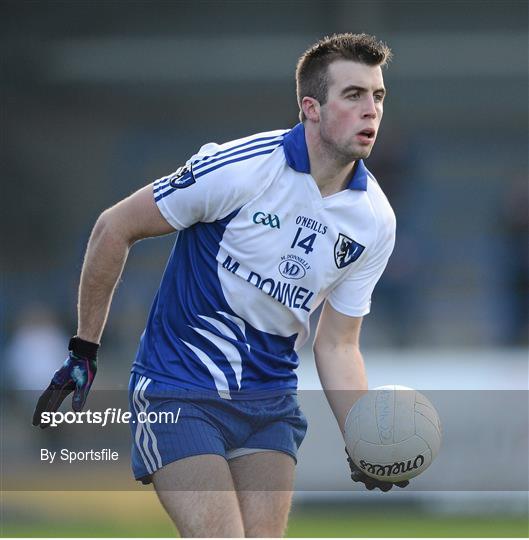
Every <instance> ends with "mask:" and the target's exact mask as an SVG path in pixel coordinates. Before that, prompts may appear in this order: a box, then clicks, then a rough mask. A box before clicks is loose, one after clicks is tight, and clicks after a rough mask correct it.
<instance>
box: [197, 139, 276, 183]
mask: <svg viewBox="0 0 529 540" xmlns="http://www.w3.org/2000/svg"><path fill="white" fill-rule="evenodd" d="M279 143H281V141H272V142H266V143H263V144H257V145H255V146H249V147H248V148H243V149H242V150H236V151H235V152H231V153H228V154H226V155H223V156H221V157H218V158H216V159H212V160H211V161H208V162H207V163H204V160H203V161H199V162H197V163H198V165H197V164H193V172H194V173H195V172H197V171H199V170H200V169H203V168H204V167H207V166H209V165H211V164H213V163H216V162H217V161H221V160H222V159H226V158H229V157H232V156H237V155H239V154H244V152H251V151H253V150H257V149H259V148H266V147H269V146H274V145H276V146H277V145H278V144H279ZM230 150H233V148H230ZM208 157H212V156H208ZM195 178H196V175H195Z"/></svg>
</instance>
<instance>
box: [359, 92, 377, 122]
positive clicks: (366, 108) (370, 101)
mask: <svg viewBox="0 0 529 540" xmlns="http://www.w3.org/2000/svg"><path fill="white" fill-rule="evenodd" d="M362 116H363V117H364V118H376V116H377V108H376V106H375V100H374V98H373V96H369V95H367V96H366V97H365V100H364V101H363V109H362Z"/></svg>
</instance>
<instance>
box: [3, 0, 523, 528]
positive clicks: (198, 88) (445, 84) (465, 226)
mask: <svg viewBox="0 0 529 540" xmlns="http://www.w3.org/2000/svg"><path fill="white" fill-rule="evenodd" d="M527 25H528V5H527V2H526V1H512V0H506V1H499V0H498V1H485V0H484V1H473V2H472V1H465V0H462V1H458V2H447V1H428V2H408V1H395V0H393V1H390V0H388V1H382V0H380V1H369V2H362V1H324V0H299V1H292V0H290V1H288V0H285V1H273V0H271V1H264V0H263V1H258V0H255V1H209V2H204V1H163V2H162V1H151V2H146V1H104V2H102V1H90V2H88V1H83V0H78V1H76V2H50V1H40V2H37V1H20V0H18V1H6V0H2V2H1V3H0V44H1V50H2V53H1V54H2V68H1V73H0V77H1V87H2V93H1V95H2V108H1V111H2V119H1V121H2V144H1V150H0V151H1V162H2V169H3V174H2V177H3V180H2V197H1V201H2V211H1V212H0V225H1V228H0V230H1V231H2V257H1V265H2V281H1V288H0V305H1V321H2V324H1V326H0V353H1V355H2V360H1V369H2V382H3V384H4V385H5V386H10V387H17V388H23V389H34V390H37V389H40V388H43V387H44V386H46V385H47V383H48V380H49V376H50V374H51V373H52V372H53V370H54V369H56V367H57V366H58V365H59V364H60V362H61V361H62V359H63V356H64V350H65V348H66V345H67V340H68V337H69V336H70V335H71V334H72V333H74V332H75V328H76V319H75V315H76V307H75V306H76V294H77V285H78V278H79V272H80V269H81V264H82V257H83V254H84V250H85V247H86V243H87V240H88V236H89V234H90V230H91V227H92V226H93V224H94V222H95V220H96V219H97V217H98V215H99V213H100V212H101V211H102V210H103V209H105V208H106V207H108V206H110V205H112V204H113V203H115V202H117V201H118V200H120V199H121V198H123V197H125V196H127V195H129V194H130V193H132V192H133V191H135V190H136V189H138V188H140V187H142V186H143V185H145V184H146V183H149V182H151V181H153V180H154V179H156V178H158V177H160V176H163V175H166V174H168V173H170V172H172V171H174V170H175V169H176V168H177V167H178V166H180V165H181V164H182V163H183V162H184V161H185V160H186V159H187V157H188V156H190V155H191V154H193V153H194V152H196V150H197V149H198V148H199V147H200V146H201V145H202V144H204V143H205V142H208V141H217V142H224V141H227V140H230V139H234V138H238V137H243V136H246V135H249V134H252V133H255V132H259V131H267V130H272V129H279V128H289V127H291V126H293V125H294V124H296V123H297V121H298V118H297V115H298V110H297V103H296V97H295V82H294V69H295V65H296V62H297V59H298V57H299V56H300V55H301V54H302V52H303V51H304V50H305V49H306V48H307V47H308V46H310V45H311V44H312V43H313V42H314V41H316V40H317V39H319V38H320V37H322V36H324V35H326V34H330V33H333V32H341V31H352V32H368V33H372V34H375V35H376V36H377V37H379V38H381V39H383V40H384V41H386V42H387V43H388V44H389V45H390V47H391V48H392V49H393V51H394V54H395V58H394V61H393V62H392V64H391V65H390V67H389V69H387V70H386V71H385V74H384V75H385V82H386V86H387V87H388V97H387V101H386V108H385V116H384V121H383V123H382V129H381V132H380V135H379V138H378V141H377V144H376V146H375V149H374V151H373V154H372V156H371V157H370V158H369V160H367V166H368V167H369V169H370V170H371V171H372V172H373V173H374V174H375V176H376V177H377V178H378V180H379V183H380V184H381V186H382V188H383V189H384V191H385V192H386V194H387V195H388V198H389V200H390V202H391V203H392V205H393V207H394V209H395V212H396V215H397V222H398V230H397V243H396V247H395V251H394V254H393V256H392V259H391V261H390V263H389V266H388V268H387V270H386V272H385V274H384V276H383V278H382V280H381V282H380V283H379V285H378V287H377V289H376V291H375V295H374V297H373V310H372V313H371V314H370V315H369V317H367V318H366V321H365V323H364V330H363V336H362V339H363V350H364V355H365V358H366V363H367V367H368V374H369V376H370V381H371V385H372V386H375V385H376V384H388V383H398V384H407V385H408V386H414V387H415V388H419V389H434V390H451V389H464V390H484V389H486V390H527V388H528V377H527V374H528V365H527V363H528V355H527V346H528V334H529V316H528V312H529V310H528V305H529V302H528V300H529V285H528V280H529V253H528V249H529V236H528V229H529V217H528V216H529V208H528V152H527V150H528V144H527V143H528V132H527V129H528V86H527V79H528V33H527ZM173 242H174V237H173V236H169V237H166V238H162V239H156V240H151V241H146V242H142V243H140V244H138V245H136V246H135V247H134V249H133V250H132V252H131V255H130V257H129V262H128V264H127V267H126V269H125V272H124V275H123V279H122V283H121V285H120V287H119V289H118V291H117V293H116V296H115V300H114V304H113V307H112V311H111V316H110V320H109V324H108V326H107V330H106V331H105V335H104V340H103V343H104V348H103V350H102V354H101V362H100V374H99V376H98V379H97V381H96V388H114V389H124V388H126V386H127V382H128V372H129V368H130V364H131V361H132V358H133V356H134V353H135V349H136V346H137V341H138V337H139V335H140V333H141V331H142V329H143V327H144V324H145V320H146V317H147V313H148V310H149V307H150V303H151V300H152V297H153V295H154V293H155V291H156V289H157V286H158V283H159V280H160V277H161V272H162V270H163V268H164V265H165V261H166V259H167V257H168V254H169V250H170V249H171V246H172V244H173ZM316 316H317V314H316ZM300 356H301V359H302V362H301V366H300V370H299V376H300V386H301V387H302V388H306V389H312V388H317V387H318V383H317V379H316V377H315V373H314V369H313V361H312V358H311V354H310V347H306V348H305V349H304V350H302V351H301V355H300ZM24 395H26V394H21V395H20V396H19V400H18V401H19V402H18V403H17V404H16V407H17V410H18V416H17V418H18V419H17V422H20V421H21V413H20V411H29V410H30V409H31V407H32V405H33V403H30V401H31V399H29V398H24V397H23V396H24ZM12 407H13V404H12V403H11V402H9V403H7V402H6V401H5V400H4V402H3V411H2V414H3V418H2V426H3V427H2V429H3V434H2V441H3V443H2V444H6V441H8V440H9V439H11V435H12V434H14V433H16V430H17V423H16V422H14V421H13V416H11V415H9V413H10V411H11V408H12ZM24 414H25V413H24ZM312 414H313V415H314V417H313V419H312V420H311V419H310V418H309V420H310V421H311V425H313V426H318V425H322V424H323V423H325V425H327V424H331V423H332V422H333V420H332V418H331V416H330V412H329V411H328V410H325V409H320V408H317V407H316V408H315V411H314V412H312ZM525 414H526V413H525ZM316 433H317V431H316ZM309 434H310V432H309ZM317 439H318V437H314V438H313V439H312V442H311V439H310V438H308V439H307V441H306V442H305V443H304V444H305V447H304V448H306V450H305V449H304V451H305V452H306V454H307V456H311V455H312V456H313V458H312V459H315V460H316V461H317V460H320V461H321V457H322V455H324V454H322V452H324V450H323V448H319V447H318V441H317ZM26 442H27V446H23V447H21V448H20V451H21V452H23V451H27V452H31V451H33V450H32V449H33V446H34V447H35V448H36V447H38V446H39V445H41V443H42V441H41V440H40V439H38V437H37V436H36V441H34V442H33V443H31V442H28V441H26ZM32 444H33V446H32ZM302 448H303V447H302ZM318 453H319V454H318ZM333 459H334V458H333ZM307 460H309V457H307ZM306 463H310V461H307V462H306ZM302 466H303V462H301V463H300V473H299V474H300V481H301V482H303V480H304V478H308V476H304V475H307V474H309V473H307V472H304V470H303V469H302V468H301V467H302ZM306 470H308V467H307V465H305V471H306ZM343 472H344V474H346V472H345V469H344V471H343ZM302 485H303V484H302ZM50 489H51V488H50ZM138 491H140V490H139V489H138ZM308 493H309V492H308V491H307V490H306V489H304V490H303V491H301V492H300V493H299V494H297V497H296V504H295V506H294V513H293V522H292V523H293V525H292V526H293V527H294V529H291V530H290V533H291V534H292V535H295V534H297V535H301V536H311V535H312V534H314V535H317V536H333V535H336V536H354V535H357V534H362V535H363V536H367V535H369V532H370V531H371V532H374V533H373V535H374V536H390V535H391V534H390V532H393V533H394V534H393V535H396V532H397V529H398V530H400V531H404V532H408V534H403V535H404V536H413V535H415V533H416V534H417V535H419V536H430V535H432V536H433V535H434V533H435V532H436V531H437V532H443V531H444V532H445V534H447V535H450V534H451V531H452V529H443V528H442V525H441V524H444V525H443V526H446V527H449V526H450V525H447V524H450V523H453V524H455V525H454V528H453V530H454V533H457V534H455V535H456V536H461V535H465V534H466V532H469V533H470V532H472V531H476V530H477V529H476V526H477V525H476V523H477V522H478V518H477V517H476V516H478V515H481V517H480V519H482V518H483V516H482V514H483V512H485V511H486V512H487V513H488V516H489V518H490V519H492V520H493V521H494V523H495V524H496V525H493V524H491V523H489V522H487V528H486V531H489V532H490V531H492V532H494V531H495V530H496V529H494V527H495V526H496V527H497V531H498V534H499V535H500V536H509V535H512V536H517V535H519V534H518V532H519V531H522V533H524V534H525V535H526V534H527V532H528V531H527V495H526V494H525V496H522V498H520V495H519V493H518V494H517V493H510V494H509V492H505V493H503V492H502V495H501V497H500V496H499V495H498V494H497V493H496V494H494V493H492V494H491V493H489V494H488V495H487V497H489V498H486V499H484V498H483V497H484V495H483V492H480V493H478V492H474V495H473V496H472V492H470V491H469V492H468V493H470V494H471V495H465V496H464V498H462V497H461V495H460V494H459V495H458V494H452V495H450V492H444V493H443V494H442V495H441V496H439V494H433V495H432V496H431V497H429V496H427V494H426V493H425V492H422V493H421V494H420V496H416V495H417V494H415V495H407V496H406V497H404V495H402V496H400V495H399V496H396V495H395V496H393V495H391V497H387V498H385V499H383V500H380V498H377V497H376V496H375V497H374V496H372V495H371V494H369V496H366V495H367V494H366V493H356V494H352V495H351V497H352V498H351V499H350V500H349V499H347V497H345V495H344V492H343V491H342V492H341V493H340V494H338V493H337V492H333V491H332V490H329V491H328V492H322V491H321V490H320V491H319V492H317V493H314V494H313V495H310V496H309V495H308ZM94 495H95V493H94V492H92V493H78V494H77V495H76V497H70V495H69V494H65V495H64V496H63V498H62V499H60V500H62V504H63V506H62V510H61V512H60V514H59V513H54V512H53V511H52V509H51V506H50V504H49V503H50V500H52V499H50V498H49V497H46V496H45V492H35V493H29V492H25V493H24V492H9V493H6V495H5V497H4V503H3V505H4V518H5V519H3V522H4V524H5V529H4V533H5V531H7V533H5V534H10V535H16V534H18V533H20V534H26V535H37V534H38V533H39V532H40V533H42V534H45V533H46V532H47V533H48V535H52V536H60V535H61V534H63V533H64V534H67V535H68V536H77V535H81V536H87V535H89V536H90V535H98V534H99V535H103V536H105V535H107V536H112V535H119V534H121V533H123V534H125V535H127V536H133V535H134V534H135V532H138V531H139V532H138V534H140V532H141V533H142V534H141V535H143V536H148V535H151V534H152V535H156V534H162V535H168V534H171V528H170V525H168V523H167V520H166V519H165V518H164V517H163V513H161V511H159V509H158V507H157V505H156V503H155V502H154V501H153V499H152V497H151V496H152V493H150V494H145V493H143V494H140V493H134V492H129V493H124V494H123V497H122V498H116V492H114V493H112V492H110V493H108V494H100V495H99V497H96V496H94ZM56 496H57V497H59V498H60V496H59V495H58V494H57V492H56V494H54V497H56ZM146 497H147V498H148V497H150V498H149V499H148V500H149V501H151V502H150V503H147V502H146V501H147V498H146ZM344 497H345V499H344ZM524 497H525V498H524ZM109 500H112V501H113V504H112V507H113V508H114V510H115V512H116V515H118V516H119V515H120V510H119V508H121V507H123V508H124V509H126V508H135V506H134V504H137V505H138V508H141V507H144V506H145V505H146V506H145V508H147V507H149V508H152V515H151V514H149V513H148V512H147V513H146V514H145V515H146V516H147V517H148V516H151V518H150V519H151V521H149V520H148V519H147V521H146V522H145V523H147V524H149V523H150V524H151V525H149V526H147V525H146V526H145V528H144V529H141V527H140V528H138V527H139V525H138V524H136V525H134V527H133V528H132V529H131V528H130V527H129V528H128V529H127V528H126V527H127V520H126V519H121V518H119V519H118V518H112V517H111V515H112V513H111V512H109V511H108V507H109V506H108V501H109ZM133 500H134V501H140V502H139V503H138V502H136V503H135V502H134V501H133ZM80 501H82V502H83V503H84V504H85V505H88V506H85V508H93V509H94V512H100V513H101V515H102V516H103V518H104V519H103V518H102V519H103V521H102V524H101V528H99V529H94V530H92V529H90V528H87V527H89V525H88V522H87V520H86V519H85V517H84V514H82V513H80V512H77V511H76V508H78V503H79V502H80ZM101 501H103V503H101ZM501 501H504V502H503V503H502V502H501ZM90 505H92V506H90ZM149 505H151V506H149ZM381 505H383V507H384V508H385V510H384V511H385V512H386V513H385V514H384V515H385V516H391V517H390V518H386V520H381V519H380V518H379V517H377V515H378V513H379V510H380V508H381ZM308 506H310V507H311V508H310V512H309V513H310V516H312V517H311V518H309V517H308V516H309V514H307V513H306V510H304V509H306V508H307V507H308ZM65 507H66V509H67V511H66V514H68V516H69V520H67V524H66V525H64V517H60V516H64V508H65ZM386 507H387V508H386ZM29 508H31V511H29V510H28V509H29ZM39 509H40V510H39ZM329 509H331V510H332V512H330V510H329ZM342 509H345V510H344V512H342V513H340V516H341V517H337V515H335V514H336V512H337V511H338V510H340V511H341V510H342ZM491 509H496V511H495V512H492V513H491ZM320 511H321V512H320ZM123 512H124V513H127V512H125V510H123ZM303 512H305V514H303ZM318 512H320V514H321V515H320V514H318ZM329 512H330V513H329ZM333 512H334V514H333ZM387 512H390V513H389V514H388V513H387ZM391 512H393V514H392V513H391ZM408 514H409V516H411V517H409V519H408V517H407V516H408ZM456 514H457V516H456ZM324 515H327V516H329V515H332V516H334V517H332V519H330V521H329V522H326V521H325V519H324V517H323V516H324ZM297 516H298V517H297ZM314 516H316V517H317V519H316V518H314ZM362 516H364V517H362ZM399 516H401V517H399ZM402 516H404V517H402ZM491 516H492V518H491ZM312 518H314V519H313V520H312V521H310V519H312ZM120 519H121V520H120ZM296 519H297V520H298V521H296ZM399 519H401V521H399ZM406 519H408V521H403V520H406ZM105 520H106V521H105ZM362 520H364V521H362ZM465 520H467V521H465ZM364 522H365V529H362V526H363V525H362V524H363V523H364ZM423 522H424V527H423V528H420V527H419V528H417V529H414V528H413V527H412V528H411V529H409V528H408V529H406V525H405V523H410V524H413V523H418V524H421V523H423ZM61 523H63V525H61ZM138 523H139V522H138ZM142 523H144V521H142ZM297 523H299V524H300V525H299V526H300V527H302V526H306V528H305V529H304V528H298V529H296V527H298V525H297ZM340 523H341V524H343V527H342V528H341V529H340V526H341V525H340V526H339V524H340ZM384 523H386V525H387V529H384V528H379V529H376V526H378V527H383V526H384ZM395 523H400V525H399V527H396V526H394V524H395ZM465 523H466V524H467V525H465ZM513 523H516V524H517V525H516V527H517V528H516V527H515V528H509V526H510V525H508V524H511V525H512V524H513ZM28 524H29V525H28ZM307 524H308V525H307ZM25 526H29V527H32V528H30V529H27V528H24V527H25ZM61 526H62V527H63V528H62V529H61ZM410 526H411V525H410ZM466 526H468V531H467V529H466V528H465V527H466ZM68 527H69V528H68ZM160 527H161V528H160ZM333 527H334V528H333ZM373 527H375V528H373ZM513 527H514V525H513ZM377 531H378V533H379V534H376V533H377ZM410 531H411V532H410ZM414 531H415V532H414ZM501 532H503V533H504V534H500V533H501Z"/></svg>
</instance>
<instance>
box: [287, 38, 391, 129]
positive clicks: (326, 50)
mask: <svg viewBox="0 0 529 540" xmlns="http://www.w3.org/2000/svg"><path fill="white" fill-rule="evenodd" d="M391 57H392V53H391V49H390V48H389V47H388V46H387V45H386V44H385V43H383V42H382V41H379V40H378V39H377V38H376V37H375V36H370V35H369V34H351V33H346V34H333V35H332V36H325V37H324V38H322V39H320V40H319V41H318V42H317V43H315V44H314V45H312V47H309V48H308V49H307V50H306V51H305V52H304V53H303V55H302V56H301V58H300V59H299V61H298V65H297V67H296V93H297V98H298V105H299V109H300V113H299V118H300V120H301V121H302V122H303V120H305V115H304V113H303V109H302V107H301V100H302V99H303V98H304V97H305V96H309V97H312V98H314V99H317V100H318V101H319V102H320V104H321V105H323V104H324V103H325V102H326V101H327V91H328V86H329V80H328V67H329V64H331V63H332V62H334V61H335V60H353V61H354V62H360V63H361V64H366V65H368V66H385V65H386V64H387V63H388V62H389V61H390V60H391Z"/></svg>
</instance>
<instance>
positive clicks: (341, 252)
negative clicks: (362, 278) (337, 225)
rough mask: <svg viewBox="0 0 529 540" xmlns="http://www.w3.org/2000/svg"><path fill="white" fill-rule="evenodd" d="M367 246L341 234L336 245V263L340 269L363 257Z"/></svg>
mask: <svg viewBox="0 0 529 540" xmlns="http://www.w3.org/2000/svg"><path fill="white" fill-rule="evenodd" d="M364 249H365V246H363V245H362V244H359V243H358V242H355V241H354V240H353V239H352V238H349V237H348V236H345V234H342V233H340V234H339V235H338V240H336V244H334V262H335V263H336V266H337V267H338V268H345V267H346V266H347V265H349V264H351V263H352V262H354V261H356V259H358V257H360V255H362V253H363V251H364Z"/></svg>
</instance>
